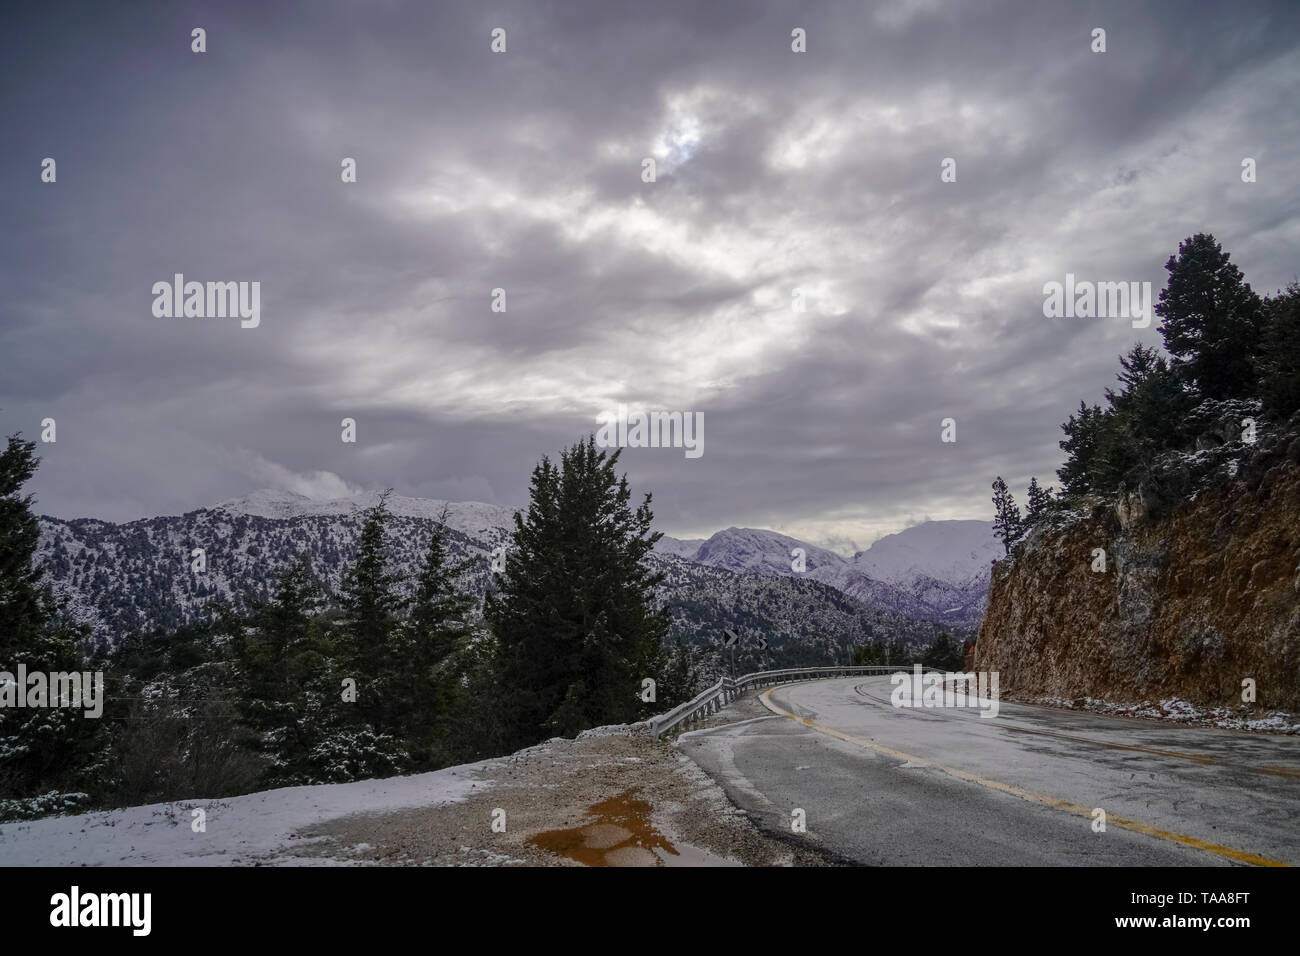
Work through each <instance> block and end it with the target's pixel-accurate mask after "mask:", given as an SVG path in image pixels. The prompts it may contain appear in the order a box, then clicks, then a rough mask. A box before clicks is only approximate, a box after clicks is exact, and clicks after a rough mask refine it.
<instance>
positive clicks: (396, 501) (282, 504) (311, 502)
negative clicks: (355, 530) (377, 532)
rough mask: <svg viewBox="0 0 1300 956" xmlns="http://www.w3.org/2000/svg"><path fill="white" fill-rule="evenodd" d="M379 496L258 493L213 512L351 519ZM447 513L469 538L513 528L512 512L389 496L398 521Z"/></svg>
mask: <svg viewBox="0 0 1300 956" xmlns="http://www.w3.org/2000/svg"><path fill="white" fill-rule="evenodd" d="M379 495H380V492H378V491H363V492H361V493H360V494H356V495H352V496H351V497H348V498H335V499H333V500H331V501H318V500H316V499H314V498H308V497H307V496H306V495H300V494H297V493H296V492H292V491H272V490H269V489H262V490H260V491H254V492H253V493H252V494H248V495H244V496H243V497H242V498H231V499H230V500H229V501H223V502H221V504H219V505H217V506H216V508H214V509H213V510H214V511H215V510H220V511H224V512H226V513H227V514H229V515H250V516H253V517H258V518H278V519H288V518H302V517H309V516H310V517H321V516H345V515H355V514H359V513H360V512H362V511H365V510H366V509H368V508H372V507H374V505H375V502H377V501H378V500H379ZM444 508H445V509H447V527H448V528H451V529H452V530H454V531H459V532H460V533H461V534H464V535H468V536H470V537H472V538H483V537H496V534H494V532H506V533H511V532H513V531H514V527H515V519H514V514H515V509H513V508H503V507H501V506H500V505H489V504H486V503H484V502H482V501H443V500H441V499H438V498H408V497H406V496H405V495H389V496H388V510H389V511H390V512H391V513H392V514H394V515H397V516H399V517H402V518H419V519H422V520H427V521H437V520H438V518H439V516H441V514H442V512H443V509H444Z"/></svg>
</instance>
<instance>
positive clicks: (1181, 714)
mask: <svg viewBox="0 0 1300 956" xmlns="http://www.w3.org/2000/svg"><path fill="white" fill-rule="evenodd" d="M1014 699H1015V700H1017V701H1019V702H1021V703H1026V704H1043V705H1045V706H1047V707H1061V708H1064V709H1065V710H1086V711H1089V712H1091V713H1097V714H1106V715H1107V716H1110V717H1141V718H1144V719H1147V720H1169V721H1173V722H1175V723H1180V724H1191V725H1195V726H1198V727H1218V728H1220V729H1222V730H1255V731H1260V732H1264V733H1277V734H1300V714H1292V713H1289V712H1287V711H1283V710H1272V711H1268V712H1267V713H1258V712H1255V711H1254V710H1253V709H1248V708H1245V707H1237V708H1231V707H1213V708H1204V707H1198V706H1197V705H1196V704H1193V703H1191V702H1190V701H1186V700H1183V699H1181V698H1178V697H1169V698H1166V699H1165V700H1162V701H1160V702H1159V703H1155V702H1152V701H1145V700H1144V701H1141V702H1140V703H1119V702H1116V701H1110V700H1102V699H1100V698H1097V697H1077V698H1074V699H1070V698H1066V697H1022V696H1020V695H1017V696H1016V697H1015V698H1014Z"/></svg>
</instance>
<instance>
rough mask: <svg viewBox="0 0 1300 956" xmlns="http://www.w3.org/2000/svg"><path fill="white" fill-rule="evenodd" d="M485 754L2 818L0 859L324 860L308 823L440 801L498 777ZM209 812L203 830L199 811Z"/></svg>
mask: <svg viewBox="0 0 1300 956" xmlns="http://www.w3.org/2000/svg"><path fill="white" fill-rule="evenodd" d="M500 766H502V764H501V761H500V760H485V761H481V762H479V763H474V764H464V765H461V766H458V767H447V768H445V769H443V770H436V771H434V772H432V773H422V774H415V775H413V776H409V777H389V778H387V779H384V780H358V781H355V782H353V783H336V784H322V785H319V786H310V787H286V788H283V789H280V790H266V791H263V792H261V793H250V794H246V795H244V796H240V797H227V798H225V799H221V800H184V801H179V802H176V803H158V804H153V805H151V806H144V807H128V808H125V809H122V810H108V811H102V812H98V813H83V814H79V815H77V816H68V817H48V818H45V819H42V820H33V821H28V822H20V823H7V824H3V825H0V866H230V865H248V866H252V865H255V864H256V865H262V866H285V865H295V864H313V865H319V864H321V863H324V862H329V861H327V860H323V859H322V858H321V857H319V856H314V855H310V854H308V853H303V854H299V853H297V852H295V847H296V846H301V847H304V849H306V848H307V847H309V846H311V845H313V843H314V841H308V840H302V839H301V838H300V836H299V834H300V832H301V831H302V830H303V829H305V828H307V827H311V826H313V825H315V824H318V823H322V822H324V821H326V820H334V819H339V818H342V817H350V816H355V815H358V814H369V813H382V812H388V811H393V810H405V809H415V808H419V807H433V806H441V805H444V804H448V803H458V802H461V801H463V800H465V799H466V798H467V797H468V796H469V795H470V793H477V792H479V791H481V790H484V789H486V788H488V787H490V786H491V785H492V780H491V779H490V778H485V777H484V776H483V772H484V771H487V770H490V769H492V768H495V767H500ZM196 809H199V810H203V811H204V812H205V813H206V820H205V821H204V823H205V827H206V829H205V831H204V832H201V833H196V832H194V829H193V825H194V821H195V820H196V817H195V816H194V814H193V811H194V810H196Z"/></svg>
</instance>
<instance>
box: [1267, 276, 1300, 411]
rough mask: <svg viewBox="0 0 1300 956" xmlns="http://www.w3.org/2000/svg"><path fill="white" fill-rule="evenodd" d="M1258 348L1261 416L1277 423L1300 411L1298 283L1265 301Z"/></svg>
mask: <svg viewBox="0 0 1300 956" xmlns="http://www.w3.org/2000/svg"><path fill="white" fill-rule="evenodd" d="M1264 316H1265V324H1264V333H1263V341H1262V343H1261V345H1260V355H1259V361H1258V362H1257V363H1256V367H1257V368H1258V370H1259V379H1260V390H1259V391H1260V397H1261V398H1262V399H1263V402H1264V414H1265V415H1267V416H1269V417H1270V418H1273V419H1276V420H1279V421H1281V420H1284V419H1286V418H1289V417H1290V416H1291V415H1292V414H1293V413H1295V412H1296V411H1297V410H1300V283H1295V282H1293V283H1291V284H1290V285H1289V286H1287V289H1286V291H1285V292H1279V293H1278V294H1277V295H1275V296H1270V297H1268V298H1267V299H1265V300H1264Z"/></svg>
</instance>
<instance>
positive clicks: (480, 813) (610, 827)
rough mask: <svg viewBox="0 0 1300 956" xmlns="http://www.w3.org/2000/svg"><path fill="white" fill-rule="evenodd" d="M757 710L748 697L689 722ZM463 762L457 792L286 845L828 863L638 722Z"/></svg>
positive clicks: (351, 858)
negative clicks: (763, 825) (449, 799)
mask: <svg viewBox="0 0 1300 956" xmlns="http://www.w3.org/2000/svg"><path fill="white" fill-rule="evenodd" d="M768 713H769V712H768V711H767V710H766V709H764V708H763V706H762V705H761V704H760V703H759V702H758V700H757V699H756V698H755V697H754V696H752V695H751V696H747V697H743V698H741V699H740V700H737V701H734V702H733V703H732V704H731V706H730V707H728V708H726V709H724V710H723V711H721V712H720V713H718V714H715V715H713V716H712V717H710V718H709V719H708V720H707V721H703V722H701V724H699V725H698V726H697V728H695V729H703V728H705V727H711V726H719V725H722V724H727V723H734V722H737V721H741V720H751V719H753V718H755V717H761V716H767V715H768ZM464 772H465V773H466V774H467V776H469V778H470V781H471V786H470V790H469V795H468V796H467V797H466V799H464V800H462V801H459V802H456V803H450V804H445V805H443V806H435V807H422V808H419V809H411V810H400V811H392V812H385V813H377V814H362V815H356V816H350V817H345V818H342V819H336V820H331V821H328V822H325V823H321V824H318V825H316V826H314V827H312V828H310V829H308V830H306V831H304V832H303V833H302V836H303V837H304V838H306V841H305V844H304V845H300V847H299V849H298V853H300V854H302V853H304V851H306V852H309V853H311V854H314V855H317V856H319V857H321V858H322V859H321V862H322V863H323V862H326V861H327V860H328V861H331V862H350V863H354V864H360V865H390V866H392V865H396V866H429V865H432V866H580V865H584V864H583V863H580V862H578V861H579V860H583V861H584V862H585V863H588V864H592V863H594V864H595V865H610V866H636V865H667V866H737V865H739V866H827V865H835V863H836V861H834V860H833V859H832V858H830V857H827V856H823V855H821V854H819V853H817V852H816V851H815V850H812V849H809V848H807V847H804V846H800V845H797V844H795V843H793V841H790V840H786V839H783V838H781V837H780V836H779V835H777V834H774V833H771V832H768V831H764V830H760V829H759V828H758V827H756V826H755V825H754V823H753V822H752V821H751V820H750V819H749V817H748V816H747V814H746V813H745V812H744V811H742V810H740V809H738V808H736V807H735V806H734V805H733V804H732V803H731V802H730V800H728V798H727V796H726V794H725V793H724V792H723V790H722V788H721V787H719V786H718V785H717V784H716V783H714V781H713V780H712V779H711V778H710V777H709V776H708V775H707V774H705V773H704V772H703V771H702V770H701V769H700V768H699V767H698V766H696V764H695V763H694V761H692V760H691V759H690V758H689V757H687V756H685V755H684V754H682V753H681V752H680V751H679V750H678V749H677V748H676V747H675V746H673V744H672V742H671V741H664V740H654V739H652V738H651V737H650V736H649V734H648V733H647V732H646V730H645V728H644V726H643V725H634V726H632V727H611V728H599V729H597V730H595V731H588V732H587V733H586V734H584V735H582V736H580V737H579V738H578V739H577V740H567V739H563V738H555V739H553V740H549V741H547V742H545V743H543V744H539V745H538V746H536V747H532V748H529V749H527V750H523V751H520V752H518V753H516V754H512V755H510V756H508V757H503V758H501V759H500V760H495V761H488V762H485V763H484V764H481V765H476V766H473V767H468V768H465V771H464ZM494 824H495V826H494ZM309 847H310V849H308V848H309Z"/></svg>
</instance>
